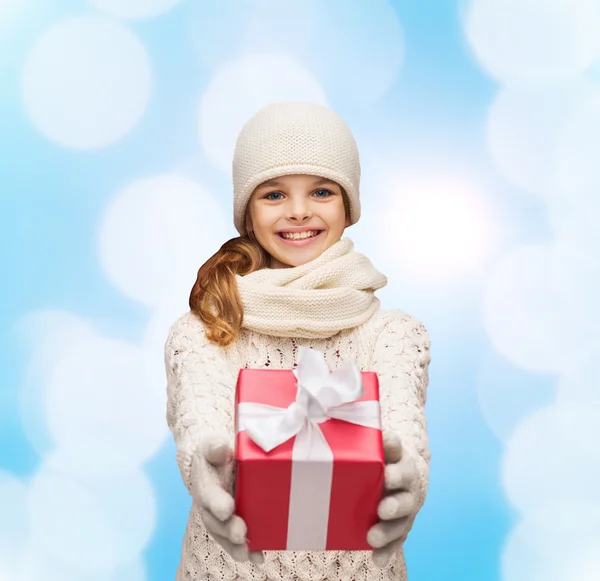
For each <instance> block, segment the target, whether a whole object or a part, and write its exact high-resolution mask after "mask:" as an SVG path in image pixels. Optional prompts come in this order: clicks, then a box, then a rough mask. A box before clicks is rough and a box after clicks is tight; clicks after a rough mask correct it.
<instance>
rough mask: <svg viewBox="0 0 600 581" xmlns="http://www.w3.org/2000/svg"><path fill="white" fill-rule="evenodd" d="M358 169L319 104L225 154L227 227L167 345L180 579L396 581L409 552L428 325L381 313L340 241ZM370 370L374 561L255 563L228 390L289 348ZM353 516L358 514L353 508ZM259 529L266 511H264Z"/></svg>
mask: <svg viewBox="0 0 600 581" xmlns="http://www.w3.org/2000/svg"><path fill="white" fill-rule="evenodd" d="M359 180H360V164H359V155H358V151H357V147H356V143H355V141H354V138H353V136H352V134H351V132H350V130H349V128H348V127H347V125H346V124H345V122H344V121H343V120H342V119H341V118H340V117H339V116H338V115H337V114H336V113H334V112H333V111H331V110H330V109H328V108H326V107H322V106H319V105H314V104H309V103H297V102H294V103H275V104H272V105H269V106H268V107H265V108H264V109H262V110H260V111H259V112H258V113H257V114H256V115H255V116H254V117H252V118H251V119H250V120H249V121H248V122H247V123H246V125H245V126H244V127H243V128H242V131H241V133H240V135H239V137H238V140H237V143H236V148H235V154H234V159H233V182H234V223H235V226H236V229H237V230H238V232H239V233H240V237H238V238H234V239H232V240H229V241H228V242H226V243H225V244H224V245H223V246H222V247H221V249H220V250H219V251H218V252H217V253H216V254H215V255H214V256H212V257H211V258H210V259H209V260H208V261H207V262H206V263H205V264H204V265H202V267H201V268H200V270H199V271H198V277H197V280H196V283H195V285H194V287H193V289H192V291H191V295H190V301H189V302H190V312H188V313H187V314H185V315H183V316H182V317H180V318H179V319H178V320H177V321H176V322H175V323H174V324H173V326H172V327H171V329H170V331H169V335H168V338H167V341H166V344H165V365H166V372H167V383H168V386H167V392H168V410H167V421H168V424H169V427H170V429H171V431H172V432H173V435H174V438H175V442H176V444H177V463H178V465H179V468H180V471H181V475H182V478H183V481H184V483H185V485H186V487H187V488H188V491H189V492H190V494H191V496H192V498H193V501H194V502H193V504H192V508H191V511H190V515H189V520H188V525H187V529H186V532H185V536H184V540H183V545H182V555H181V560H180V563H179V568H178V570H177V577H176V579H177V581H236V580H253V581H254V580H257V581H258V580H261V581H267V580H268V581H283V580H286V581H292V580H299V581H325V580H328V581H338V580H339V581H350V580H352V581H353V580H364V581H367V580H368V581H371V580H372V581H375V580H378V581H392V580H393V581H405V580H406V567H405V563H404V554H403V550H402V545H403V543H404V541H405V539H406V536H407V534H408V532H409V531H410V529H411V527H412V524H413V521H414V519H415V516H416V514H417V512H418V511H419V509H420V508H421V506H422V505H423V503H424V501H425V495H426V492H427V486H428V473H429V459H430V453H429V449H428V440H427V433H426V424H425V413H424V407H425V400H426V389H427V385H428V366H429V362H430V354H429V348H430V342H429V337H428V334H427V332H426V330H425V328H424V327H423V325H422V324H421V323H420V322H419V321H418V320H417V319H415V318H414V317H412V316H410V315H408V314H406V313H403V312H401V311H384V310H381V309H380V305H379V300H378V299H377V298H376V297H375V294H374V293H375V291H376V290H377V289H380V288H382V287H383V286H384V285H385V284H386V282H387V279H386V277H385V276H384V275H383V274H381V273H380V272H378V271H377V270H376V269H375V268H374V267H373V265H372V264H371V262H370V261H369V260H368V259H367V258H366V257H365V256H364V255H362V254H359V253H358V252H356V251H355V250H354V247H353V243H352V242H351V241H350V240H349V239H347V238H344V239H342V235H343V233H344V229H345V228H346V227H348V226H350V225H352V224H354V223H356V222H357V221H358V219H359V217H360V202H359ZM301 345H304V346H307V347H311V348H313V349H316V350H318V351H321V352H324V353H325V357H326V360H327V363H328V365H329V367H330V369H335V368H337V367H338V366H339V365H341V363H342V362H343V361H344V360H346V359H350V360H352V361H354V362H355V363H356V364H357V365H358V367H359V368H360V369H361V370H362V371H375V372H376V373H377V374H378V375H379V382H380V399H381V413H382V422H383V437H384V449H385V461H386V470H385V488H386V493H385V496H384V498H382V500H381V503H380V505H379V508H378V516H379V518H380V522H379V523H377V524H376V525H375V526H373V527H372V529H371V530H370V531H369V533H368V537H367V541H368V544H369V545H370V546H371V547H372V548H373V551H372V553H370V552H362V551H358V552H354V551H352V552H335V551H323V552H315V551H311V552H278V551H273V552H271V551H269V552H265V554H262V553H259V552H254V551H253V552H249V551H248V547H247V544H246V538H245V537H246V525H245V523H244V522H243V520H242V519H241V518H240V517H239V516H237V515H236V514H235V507H234V501H233V497H232V473H233V460H232V458H233V453H232V450H233V445H234V433H233V430H234V420H233V416H234V403H233V400H234V392H235V386H236V380H237V373H238V370H239V369H240V368H242V367H250V368H263V369H264V368H269V369H292V368H294V367H295V366H296V354H297V351H298V347H299V346H301ZM349 510H351V507H349ZM265 517H266V518H268V515H265Z"/></svg>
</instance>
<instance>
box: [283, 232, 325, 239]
mask: <svg viewBox="0 0 600 581" xmlns="http://www.w3.org/2000/svg"><path fill="white" fill-rule="evenodd" d="M318 233H319V232H317V231H316V230H313V231H312V232H298V233H291V232H282V233H281V236H282V237H283V238H287V239H289V240H302V239H304V238H312V237H313V236H316V235H317V234H318Z"/></svg>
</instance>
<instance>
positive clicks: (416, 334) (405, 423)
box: [370, 311, 431, 509]
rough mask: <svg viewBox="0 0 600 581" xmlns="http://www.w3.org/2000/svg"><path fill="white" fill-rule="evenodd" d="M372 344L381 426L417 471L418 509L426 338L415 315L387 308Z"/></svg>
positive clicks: (424, 442)
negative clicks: (396, 440) (399, 443)
mask: <svg viewBox="0 0 600 581" xmlns="http://www.w3.org/2000/svg"><path fill="white" fill-rule="evenodd" d="M388 313H389V315H388V316H387V317H386V322H385V324H384V326H383V328H382V330H381V331H380V333H379V335H378V337H377V339H376V341H375V348H374V357H373V360H372V366H371V369H370V370H371V371H375V372H376V373H377V374H378V376H379V389H380V401H381V414H382V423H383V429H384V430H386V429H387V430H391V431H394V432H396V433H397V434H398V435H399V436H400V439H401V441H402V446H403V449H404V450H405V451H406V452H407V453H408V454H410V455H411V456H412V457H413V459H414V460H415V463H416V465H417V469H418V471H419V480H420V482H419V492H420V493H419V495H418V499H417V505H418V508H419V509H420V508H421V507H422V506H423V504H424V502H425V497H426V495H427V489H428V483H429V461H430V457H431V454H430V451H429V446H428V436H427V423H426V419H425V403H426V400H427V387H428V384H429V363H430V361H431V356H430V339H429V334H428V333H427V330H426V329H425V327H424V326H423V325H422V323H421V322H420V321H419V320H417V319H416V318H414V317H412V316H411V315H408V314H406V313H402V312H400V311H389V312H388Z"/></svg>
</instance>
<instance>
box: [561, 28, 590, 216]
mask: <svg viewBox="0 0 600 581" xmlns="http://www.w3.org/2000/svg"><path fill="white" fill-rule="evenodd" d="M599 37H600V35H599ZM557 151H558V161H557V165H558V169H557V173H558V178H557V179H558V183H557V188H558V189H559V193H560V194H562V195H563V196H564V197H565V198H567V199H568V200H569V202H570V203H571V204H573V203H574V202H581V203H583V204H585V203H586V201H588V202H589V201H591V197H592V196H593V197H594V202H595V204H596V205H597V204H598V189H599V188H600V164H599V163H598V152H599V151H600V88H599V87H597V88H596V90H595V91H594V92H593V93H591V94H590V95H589V96H588V98H587V99H586V100H585V101H583V102H582V103H580V104H579V106H578V107H577V109H576V110H575V111H573V113H572V115H571V117H570V118H569V119H568V123H567V124H566V126H565V127H564V131H563V132H562V134H561V135H560V140H559V143H558V148H557ZM582 197H583V198H584V199H583V200H581V198H582Z"/></svg>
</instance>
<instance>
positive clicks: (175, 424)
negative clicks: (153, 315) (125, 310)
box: [164, 313, 236, 493]
mask: <svg viewBox="0 0 600 581" xmlns="http://www.w3.org/2000/svg"><path fill="white" fill-rule="evenodd" d="M164 356H165V369H166V375H167V414H166V417H167V424H168V426H169V429H170V430H171V432H172V433H173V436H174V439H175V444H176V446H177V452H176V458H177V464H178V466H179V470H180V472H181V476H182V478H183V482H184V483H185V486H186V487H187V489H188V491H189V492H190V493H191V492H192V481H191V480H192V479H191V466H192V458H193V456H194V454H195V453H196V452H197V451H198V449H199V447H200V446H201V443H202V440H203V438H205V437H206V436H208V435H210V434H215V435H223V436H225V437H227V438H229V439H231V441H233V405H234V401H233V400H234V393H235V381H236V379H235V377H233V374H232V372H231V370H230V369H229V366H228V363H227V359H226V358H225V354H224V352H223V351H222V349H221V348H220V347H218V346H217V345H214V344H213V343H210V342H209V341H208V340H207V339H206V337H205V334H204V326H203V325H202V323H201V321H200V320H198V319H197V318H196V317H195V316H194V315H193V314H192V313H187V314H186V315H184V316H182V317H181V318H179V319H178V320H177V321H176V322H175V323H174V324H173V325H172V326H171V328H170V329H169V333H168V336H167V340H166V343H165V349H164Z"/></svg>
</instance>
